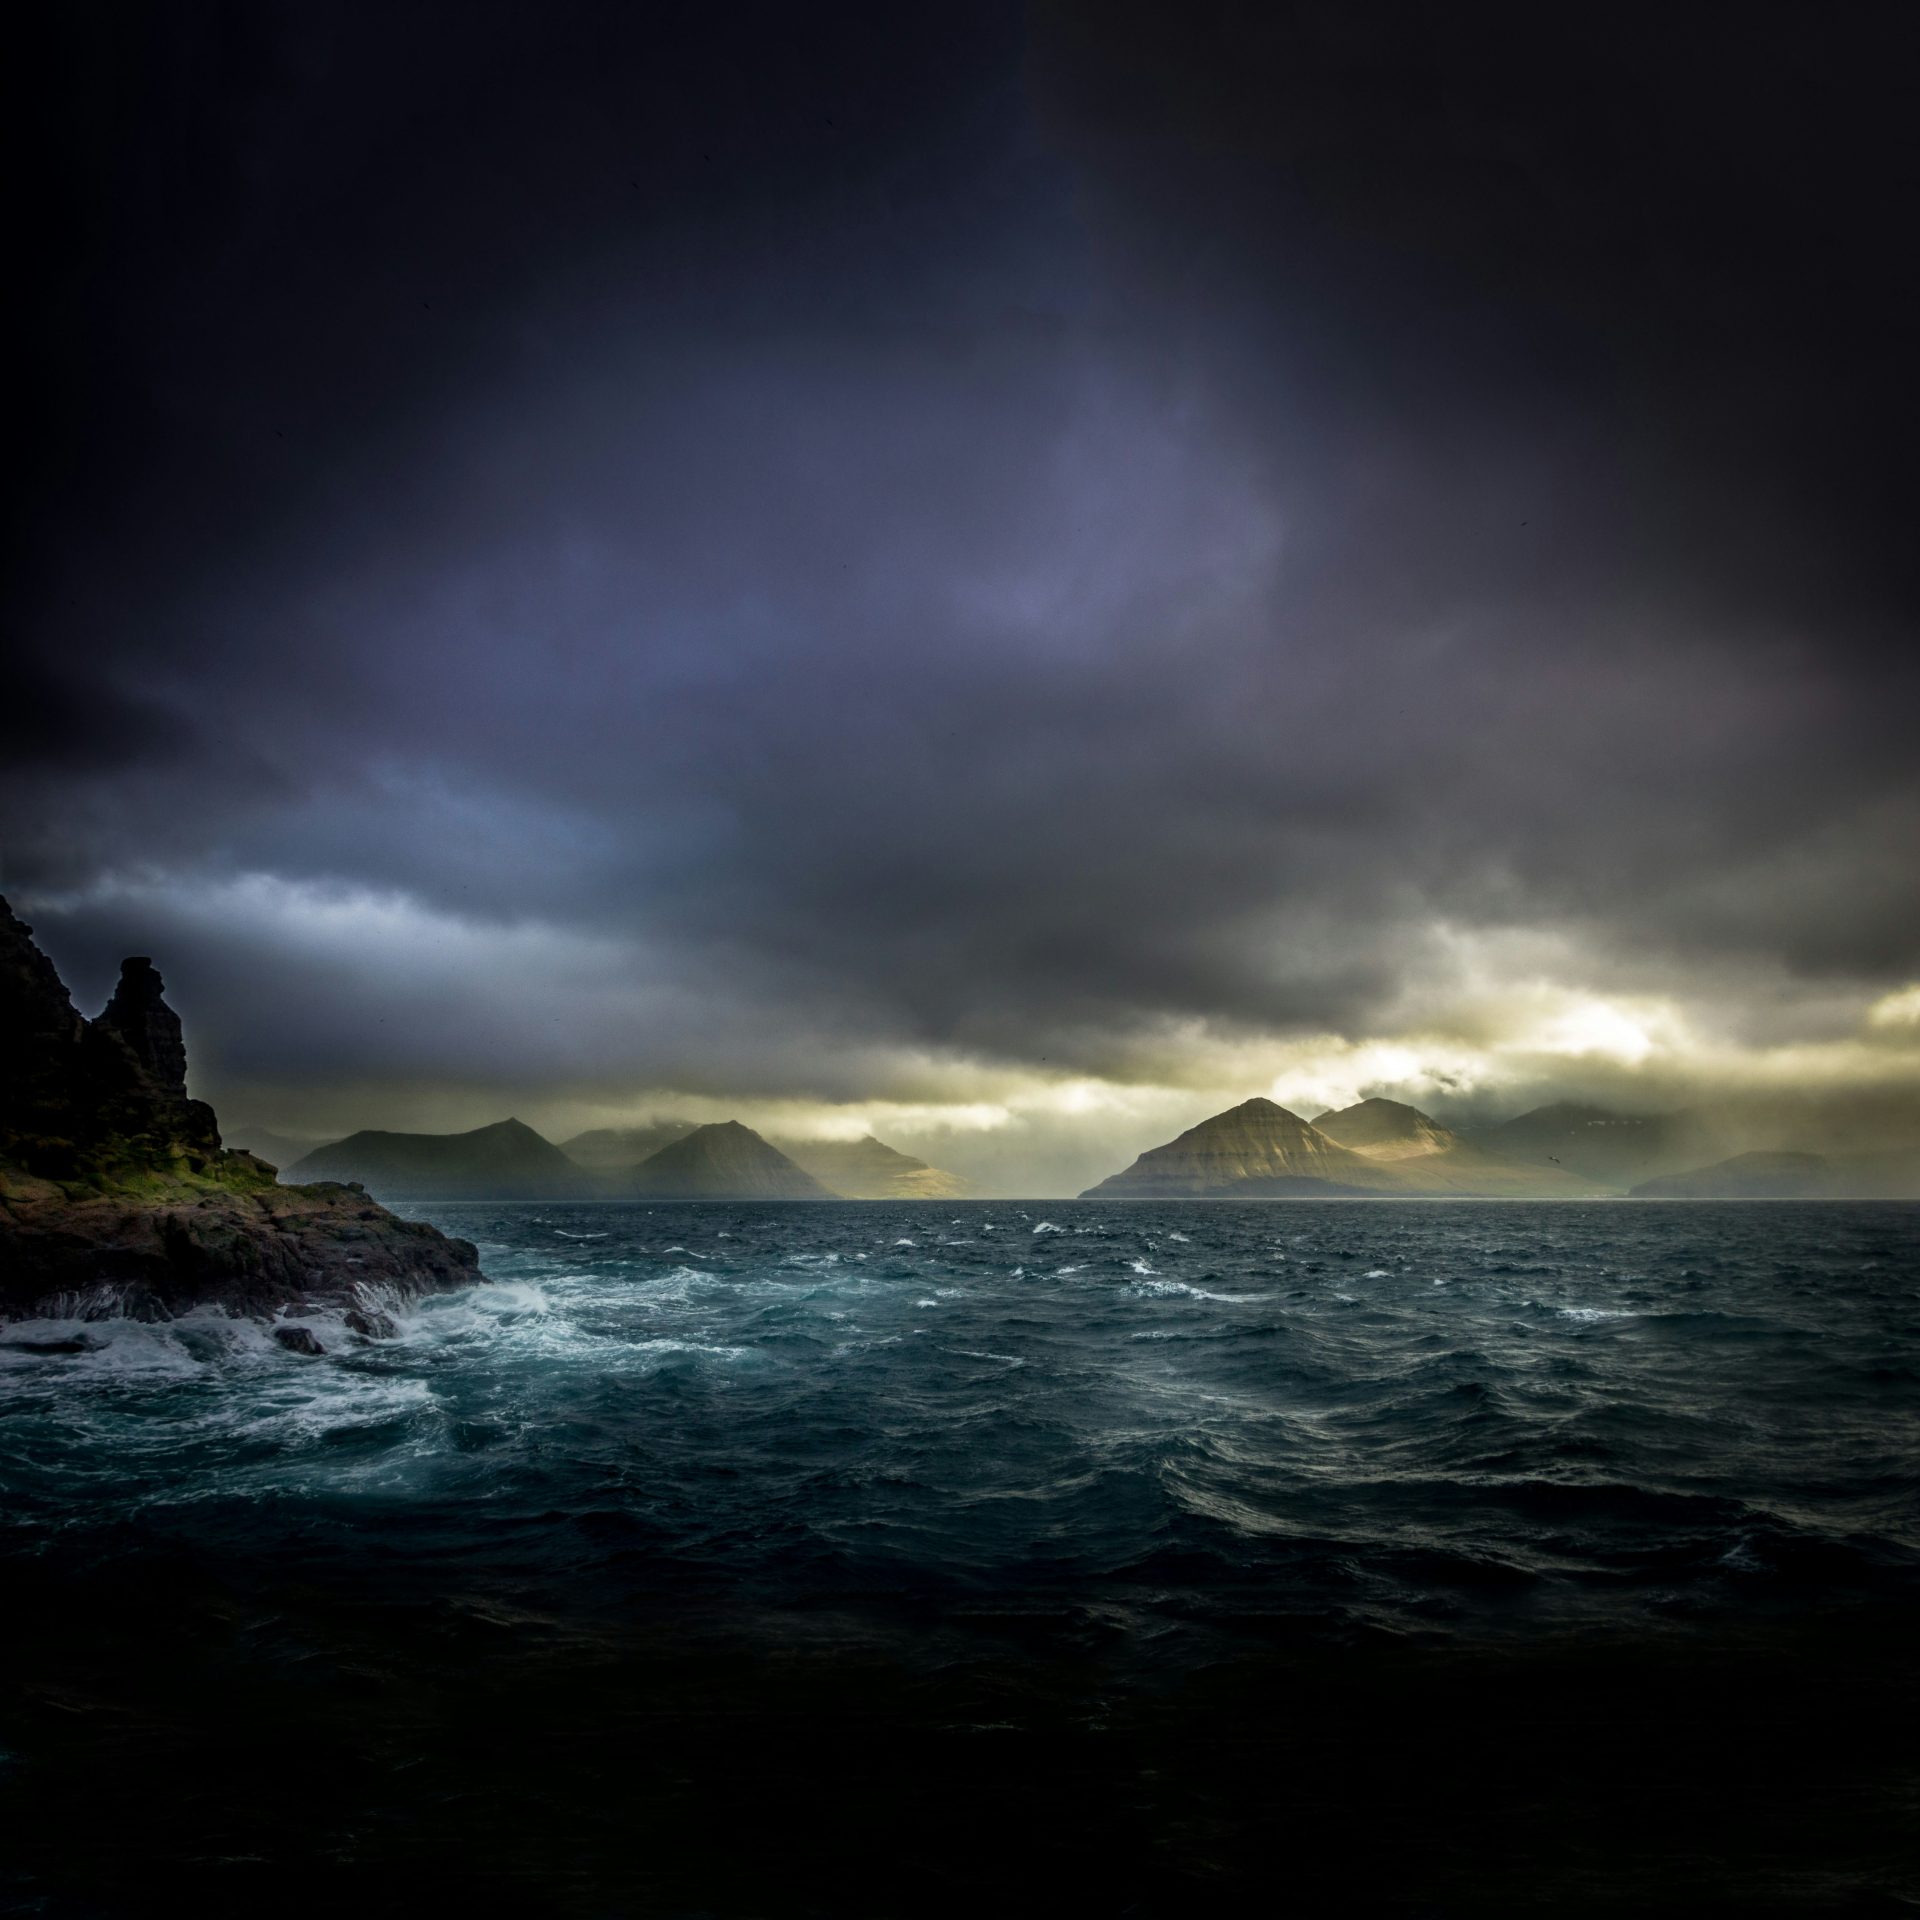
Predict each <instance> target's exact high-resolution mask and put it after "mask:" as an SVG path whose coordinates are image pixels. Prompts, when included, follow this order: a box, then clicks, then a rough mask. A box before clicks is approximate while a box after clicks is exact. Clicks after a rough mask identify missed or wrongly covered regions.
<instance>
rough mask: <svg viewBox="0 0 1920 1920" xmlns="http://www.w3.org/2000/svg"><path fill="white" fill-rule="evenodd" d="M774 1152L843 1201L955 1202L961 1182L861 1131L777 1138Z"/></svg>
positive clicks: (962, 1190)
mask: <svg viewBox="0 0 1920 1920" xmlns="http://www.w3.org/2000/svg"><path fill="white" fill-rule="evenodd" d="M780 1150H781V1152H782V1153H784V1154H785V1155H786V1156H787V1158H788V1159H789V1160H791V1161H793V1162H794V1163H795V1164H796V1165H798V1166H802V1167H804V1168H805V1169H806V1170H807V1172H809V1173H810V1174H812V1175H813V1177H814V1178H815V1179H816V1180H818V1181H819V1182H820V1183H821V1185H822V1186H825V1187H830V1188H832V1190H833V1191H834V1192H835V1193H837V1194H838V1195H839V1196H840V1197H841V1198H842V1199H843V1200H961V1199H964V1198H966V1196H967V1195H968V1194H969V1193H971V1192H972V1191H973V1189H972V1188H971V1187H970V1186H969V1185H968V1184H967V1182H966V1181H964V1180H962V1179H960V1178H959V1177H958V1176H957V1175H955V1174H951V1173H947V1172H945V1171H944V1170H943V1169H941V1168H939V1167H930V1166H928V1165H927V1163H926V1162H925V1161H924V1160H916V1159H914V1157H913V1156H912V1155H911V1154H907V1153H901V1152H900V1151H899V1150H898V1149H897V1148H894V1147H890V1146H888V1145H887V1144H886V1143H885V1142H884V1141H881V1140H876V1139H875V1138H874V1137H873V1135H872V1134H867V1135H866V1136H865V1137H864V1138H863V1139H859V1140H783V1141H781V1142H780Z"/></svg>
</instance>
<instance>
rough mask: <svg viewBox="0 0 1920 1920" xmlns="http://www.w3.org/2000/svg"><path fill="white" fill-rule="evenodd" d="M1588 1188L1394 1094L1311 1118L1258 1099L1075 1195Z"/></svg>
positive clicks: (1501, 1192)
mask: <svg viewBox="0 0 1920 1920" xmlns="http://www.w3.org/2000/svg"><path fill="white" fill-rule="evenodd" d="M1321 1123H1324V1124H1321ZM1594 1191H1596V1189H1595V1188H1593V1187H1592V1186H1591V1184H1590V1183H1588V1182H1586V1181H1583V1180H1580V1179H1578V1178H1577V1177H1574V1176H1569V1175H1566V1174H1564V1173H1561V1172H1559V1171H1558V1170H1553V1169H1545V1168H1538V1167H1530V1166H1527V1165H1524V1164H1522V1163H1518V1162H1512V1161H1506V1160H1503V1159H1501V1158H1500V1157H1499V1156H1498V1155H1495V1154H1491V1153H1488V1152H1486V1151H1485V1150H1484V1149H1481V1148H1477V1147H1474V1146H1471V1145H1469V1144H1468V1143H1467V1142H1465V1141H1463V1140H1462V1139H1461V1138H1460V1137H1459V1136H1458V1135H1457V1134H1454V1133H1453V1132H1451V1131H1450V1130H1449V1129H1448V1128H1446V1127H1443V1126H1442V1125H1441V1124H1440V1123H1439V1122H1438V1121H1437V1120H1435V1119H1434V1118H1433V1116H1432V1115H1431V1114H1426V1113H1422V1112H1421V1111H1420V1110H1419V1109H1418V1108H1417V1107H1410V1106H1407V1105H1405V1104H1404V1103H1403V1102H1401V1101H1397V1100H1382V1099H1371V1100H1363V1101H1360V1102H1358V1103H1357V1104H1356V1105H1354V1106H1351V1107H1348V1108H1345V1109H1343V1110H1342V1111H1340V1112H1329V1113H1323V1114H1322V1115H1321V1116H1320V1123H1316V1122H1310V1121H1306V1120H1303V1119H1301V1117H1300V1116H1299V1115H1298V1114H1297V1113H1293V1112H1291V1111H1290V1110H1289V1109H1287V1108H1286V1107H1283V1106H1280V1105H1278V1104H1277V1103H1276V1102H1274V1101H1272V1100H1267V1099H1258V1098H1257V1099H1253V1100H1247V1101H1243V1102H1242V1103H1241V1104H1240V1105H1239V1106H1237V1107H1232V1108H1229V1109H1228V1110H1227V1111H1226V1112H1225V1113H1220V1114H1215V1115H1214V1116H1213V1118H1212V1119H1210V1120H1203V1121H1202V1122H1201V1123H1200V1124H1199V1125H1198V1126H1197V1127H1190V1128H1188V1130H1187V1131H1186V1132H1185V1133H1183V1134H1181V1135H1180V1136H1179V1137H1178V1138H1177V1139H1175V1140H1171V1141H1169V1142H1168V1143H1167V1144H1166V1145H1165V1146H1162V1147H1155V1148H1152V1149H1150V1150H1149V1151H1148V1152H1146V1153H1143V1154H1142V1155H1141V1156H1140V1157H1139V1159H1137V1160H1136V1161H1135V1162H1134V1163H1133V1165H1132V1166H1131V1167H1129V1168H1127V1169H1126V1170H1125V1171H1124V1172H1123V1173H1117V1174H1114V1175H1112V1176H1111V1177H1110V1178H1108V1179H1106V1180H1103V1181H1101V1182H1100V1184H1099V1185H1098V1186H1095V1187H1092V1188H1090V1189H1089V1190H1088V1192H1087V1194H1086V1196H1084V1197H1086V1198H1095V1197H1104V1198H1112V1199H1172V1198H1178V1197H1181V1196H1188V1197H1192V1198H1202V1197H1213V1198H1223V1197H1232V1198H1236V1199H1263V1198H1283V1197H1286V1196H1288V1195H1293V1196H1297V1197H1301V1198H1311V1197H1315V1196H1319V1197H1337V1196H1349V1197H1352V1196H1370V1197H1381V1198H1384V1197H1389V1196H1393V1195H1400V1196H1414V1195H1427V1196H1440V1195H1447V1194H1460V1195H1468V1194H1473V1195H1482V1196H1488V1197H1502V1196H1516V1197H1533V1198H1542V1199H1544V1198H1564V1197H1568V1196H1571V1195H1577V1194H1579V1193H1592V1192H1594Z"/></svg>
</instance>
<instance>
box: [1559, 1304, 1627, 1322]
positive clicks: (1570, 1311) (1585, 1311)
mask: <svg viewBox="0 0 1920 1920" xmlns="http://www.w3.org/2000/svg"><path fill="white" fill-rule="evenodd" d="M1560 1317H1561V1318H1562V1319H1563V1320H1577V1321H1579V1322H1581V1323H1582V1324H1583V1325H1586V1324H1590V1323H1591V1322H1593V1321H1596V1320H1637V1319H1639V1317H1640V1316H1639V1315H1638V1314H1637V1313H1629V1312H1628V1311H1627V1310H1626V1309H1625V1308H1624V1307H1562V1308H1561V1309H1560Z"/></svg>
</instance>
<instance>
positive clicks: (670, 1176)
mask: <svg viewBox="0 0 1920 1920" xmlns="http://www.w3.org/2000/svg"><path fill="white" fill-rule="evenodd" d="M633 1179H634V1184H635V1190H636V1191H637V1192H639V1193H641V1194H644V1195H646V1196H648V1197H650V1198H657V1199H661V1200H830V1199H832V1198H833V1196H832V1194H830V1193H829V1192H828V1191H827V1189H826V1188H825V1187H823V1186H822V1185H821V1184H820V1182H819V1181H818V1180H816V1179H815V1178H814V1177H813V1175H812V1174H810V1173H808V1172H807V1171H806V1170H805V1169H804V1168H803V1167H799V1166H796V1165H795V1164H794V1163H793V1161H791V1160H789V1159H788V1158H787V1156H786V1155H785V1154H784V1153H782V1152H781V1151H780V1149H779V1148H778V1147H776V1146H774V1145H773V1144H772V1143H771V1142H769V1141H766V1140H763V1139H762V1138H761V1137H760V1136H759V1135H758V1134H757V1133H755V1132H754V1130H753V1129H752V1128H751V1127H748V1126H743V1125H742V1124H741V1123H740V1122H739V1121H738V1120H716V1121H713V1122H711V1123H710V1124H708V1125H707V1126H704V1127H695V1128H694V1130H693V1131H692V1132H691V1133H689V1134H685V1135H683V1136H682V1137H681V1138H680V1139H678V1140H673V1141H669V1142H668V1143H667V1145H666V1146H664V1147H662V1148H661V1149H660V1150H659V1152H657V1153H655V1154H652V1155H650V1156H649V1157H648V1158H647V1159H645V1160H643V1161H641V1163H640V1164H639V1165H638V1166H637V1167H636V1168H634V1170H633Z"/></svg>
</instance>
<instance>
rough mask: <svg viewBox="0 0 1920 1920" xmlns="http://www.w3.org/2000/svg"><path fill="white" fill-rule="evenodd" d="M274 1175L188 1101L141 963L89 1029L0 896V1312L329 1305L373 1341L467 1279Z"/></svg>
mask: <svg viewBox="0 0 1920 1920" xmlns="http://www.w3.org/2000/svg"><path fill="white" fill-rule="evenodd" d="M274 1171H275V1170H274V1168H273V1167H272V1166H270V1165H269V1164H267V1163H266V1162H265V1161H263V1160H257V1159H255V1158H254V1157H253V1156H252V1155H251V1154H246V1153H232V1152H228V1151H227V1150H225V1149H224V1148H223V1147H222V1146H221V1143H220V1129H219V1123H218V1121H217V1120H216V1119H215V1117H214V1112H213V1109H212V1108H211V1107H209V1106H208V1105H206V1103H205V1102H204V1101H199V1100H194V1099H192V1098H190V1097H189V1095H188V1093H187V1055H186V1045H185V1041H184V1038H183V1036H182V1034H181V1030H180V1020H179V1017H178V1015H176V1014H175V1013H174V1011H173V1009H172V1008H171V1007H169V1006H168V1005H167V1003H166V999H165V997H164V994H163V991H162V982H161V978H160V975H159V974H158V973H157V972H156V971H155V970H154V966H153V963H152V961H151V960H148V959H145V958H137V959H131V960H128V961H127V962H126V964H125V965H124V967H123V968H122V970H121V976H120V984H119V986H118V987H117V988H116V989H115V991H114V995H113V998H112V999H111V1000H110V1001H109V1002H108V1004H107V1007H106V1009H105V1011H104V1012H102V1014H101V1015H100V1017H99V1018H98V1019H95V1020H88V1019H86V1018H84V1017H83V1016H82V1015H81V1014H80V1013H79V1012H78V1011H77V1010H76V1009H75V1007H74V1005H73V1001H72V998H71V996H70V995H69V994H68V992H67V989H66V986H65V984H64V983H63V982H62V981H61V979H60V976H59V974H58V973H57V972H56V971H55V969H54V966H53V963H52V962H51V961H50V960H49V959H48V958H47V957H46V955H45V954H43V953H42V952H41V951H40V949H39V948H38V947H37V946H35V945H34V943H33V939H32V929H31V928H30V927H28V926H27V925H26V924H25V923H24V922H22V921H21V920H19V919H18V918H16V917H15V915H14V913H13V912H12V910H11V909H10V908H9V907H8V906H7V904H6V902H5V901H4V900H0V1319H21V1318H31V1317H36V1316H46V1315H57V1316H60V1317H66V1318H72V1317H80V1318H87V1317H103V1316H106V1315H108V1314H113V1313H131V1314H135V1315H138V1316H141V1317H146V1318H164V1317H166V1316H168V1315H170V1314H173V1313H177V1312H179V1311H181V1310H183V1309H185V1308H187V1307H190V1306H196V1305H202V1304H207V1303H217V1304H220V1305H222V1306H225V1307H227V1308H228V1309H229V1310H231V1311H233V1312H237V1313H247V1314H262V1315H266V1314H274V1313H278V1312H281V1311H283V1310H285V1309H287V1308H297V1307H299V1306H301V1305H302V1304H308V1303H312V1304H320V1303H324V1304H327V1305H331V1306H336V1307H341V1308H344V1309H346V1310H347V1312H348V1314H349V1316H350V1318H351V1319H352V1320H353V1321H354V1322H356V1323H357V1324H358V1326H359V1327H360V1329H361V1330H362V1331H364V1332H377V1331H379V1330H380V1328H381V1314H382V1311H383V1309H384V1307H385V1306H386V1305H388V1304H390V1303H394V1302H397V1301H400V1300H404V1299H407V1298H412V1297H416V1296H418V1295H419V1294H422V1293H426V1292H431V1291H435V1290H438V1289H441V1288H447V1287H458V1286H466V1285H470V1284H471V1283H473V1282H474V1281H476V1280H478V1279H479V1278H480V1273H479V1269H478V1266H477V1255H476V1253H475V1250H474V1248H473V1246H472V1245H471V1244H470V1243H469V1242H467V1241H465V1240H451V1239H448V1238H447V1237H446V1236H445V1235H443V1234H440V1233H438V1232H436V1231H435V1230H434V1229H433V1228H432V1227H429V1226H426V1225H424V1224H421V1223H419V1222H415V1221H408V1220H398V1219H395V1218H394V1216H393V1215H392V1214H390V1213H388V1212H387V1211H386V1209H385V1208H383V1207H380V1206H377V1205H375V1204H374V1202H373V1201H371V1200H370V1199H368V1197H367V1196H366V1194H365V1193H363V1192H361V1191H359V1190H358V1189H357V1188H354V1187H349V1186H341V1185H338V1184H334V1183H326V1184H322V1185H319V1186H305V1187H283V1186H281V1185H280V1184H279V1183H278V1182H277V1180H276V1179H275V1177H274ZM289 1344H296V1342H295V1341H293V1340H291V1339H290V1341H289ZM304 1347H305V1350H311V1347H312V1336H311V1335H308V1336H307V1340H306V1342H305V1343H304Z"/></svg>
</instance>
